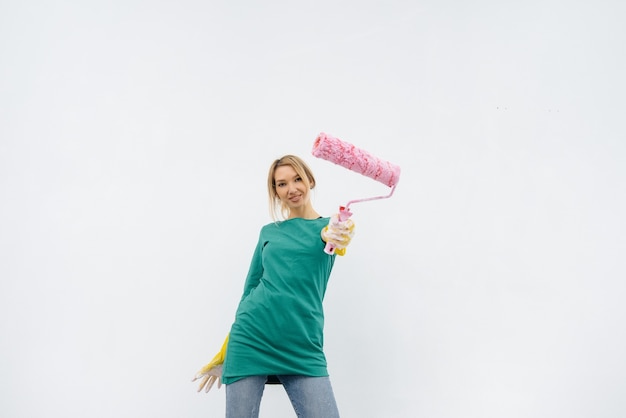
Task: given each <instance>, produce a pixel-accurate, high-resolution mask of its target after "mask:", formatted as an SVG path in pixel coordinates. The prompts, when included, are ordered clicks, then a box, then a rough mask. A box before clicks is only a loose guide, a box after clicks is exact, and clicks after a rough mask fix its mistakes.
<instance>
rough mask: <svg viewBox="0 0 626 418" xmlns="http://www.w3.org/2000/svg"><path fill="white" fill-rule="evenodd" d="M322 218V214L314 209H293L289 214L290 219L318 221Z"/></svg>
mask: <svg viewBox="0 0 626 418" xmlns="http://www.w3.org/2000/svg"><path fill="white" fill-rule="evenodd" d="M319 217H320V214H319V213H317V212H316V211H315V209H313V208H312V207H307V208H302V209H299V210H294V209H291V212H289V218H287V219H293V218H302V219H317V218H319Z"/></svg>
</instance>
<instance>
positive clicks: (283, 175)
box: [274, 165, 299, 180]
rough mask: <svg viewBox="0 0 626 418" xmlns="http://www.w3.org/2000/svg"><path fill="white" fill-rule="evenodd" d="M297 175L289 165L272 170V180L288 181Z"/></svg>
mask: <svg viewBox="0 0 626 418" xmlns="http://www.w3.org/2000/svg"><path fill="white" fill-rule="evenodd" d="M298 175H299V174H298V173H297V172H296V170H294V168H293V167H292V166H290V165H281V166H280V167H276V170H274V180H288V179H292V178H294V177H297V176H298Z"/></svg>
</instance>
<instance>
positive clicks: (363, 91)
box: [0, 0, 626, 418]
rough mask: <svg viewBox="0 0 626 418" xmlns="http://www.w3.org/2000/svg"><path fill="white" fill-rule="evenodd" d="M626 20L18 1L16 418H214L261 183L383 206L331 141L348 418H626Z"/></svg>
mask: <svg viewBox="0 0 626 418" xmlns="http://www.w3.org/2000/svg"><path fill="white" fill-rule="evenodd" d="M624 4H625V3H623V2H620V1H597V2H583V1H577V0H575V1H541V2H539V1H537V2H509V4H507V3H506V2H505V3H503V2H498V1H479V2H461V1H456V2H454V1H420V2H416V1H400V0H385V1H380V2H373V1H362V0H361V1H352V2H348V1H319V0H318V1H315V2H313V1H311V2H290V1H274V2H253V1H244V2H236V1H221V2H218V1H208V2H207V1H204V2H203V1H192V0H183V1H178V2H164V1H155V2H141V1H136V0H130V1H129V0H125V1H116V0H113V1H108V2H84V1H83V2H81V1H71V0H68V1H64V2H43V1H28V0H26V1H17V0H13V1H11V0H9V1H4V2H3V3H2V4H1V5H0V56H1V57H2V58H1V59H0V277H1V279H0V335H1V336H2V338H1V339H0V415H2V416H3V417H7V418H33V417H47V418H49V417H64V418H66V417H90V418H99V417H115V418H126V417H128V418H131V417H132V418H134V417H152V418H158V417H181V416H186V417H219V416H223V409H224V390H223V388H222V389H221V390H220V391H212V392H210V393H209V394H197V393H196V392H195V384H192V383H190V379H191V377H192V376H193V374H194V373H195V372H196V370H197V369H198V368H199V367H200V366H202V365H203V364H204V363H205V362H207V361H208V360H209V359H210V358H211V357H212V356H213V355H214V354H215V352H216V351H217V350H218V349H219V347H220V345H221V343H222V340H223V338H224V336H225V334H226V332H228V329H229V327H230V324H231V321H232V318H233V315H234V311H235V308H236V304H237V302H238V300H239V297H240V292H241V289H242V286H243V279H244V276H245V273H246V271H247V268H248V262H249V259H250V256H251V253H252V249H253V246H254V244H255V242H256V238H257V234H258V230H259V228H260V227H261V225H263V224H264V223H266V222H269V220H270V219H269V215H268V211H267V203H266V196H265V184H264V183H265V176H266V171H267V168H268V167H269V164H270V162H271V160H272V159H274V158H276V157H278V156H280V155H282V154H286V153H295V154H298V155H301V156H303V157H305V158H306V159H307V161H309V163H310V164H311V165H312V167H313V169H314V171H315V172H316V174H317V176H318V186H319V187H318V189H317V192H316V194H315V196H314V202H315V206H316V208H317V209H318V210H319V211H320V212H322V213H324V214H326V215H330V214H332V212H333V211H335V210H336V207H337V206H338V205H339V204H343V203H345V202H346V201H347V200H349V199H352V198H359V197H366V196H372V195H378V194H384V193H386V192H387V191H388V189H387V188H386V187H385V186H383V185H381V184H380V183H376V182H374V181H372V180H370V179H368V178H365V177H363V176H359V175H358V174H355V173H352V172H350V171H348V170H345V169H343V168H341V167H338V166H335V165H333V164H331V163H329V162H326V161H323V160H318V159H315V158H314V157H313V156H312V155H311V153H310V152H311V147H312V144H313V140H314V139H315V136H316V135H317V134H318V133H319V132H321V131H325V132H328V133H330V134H332V135H335V136H337V137H339V138H341V139H343V140H345V141H348V142H351V143H353V144H355V145H357V146H359V147H361V148H363V149H366V150H368V151H369V152H371V153H373V154H375V155H378V156H379V157H381V158H383V159H386V160H389V161H392V162H394V163H396V164H398V165H400V166H401V167H402V170H403V172H402V178H401V181H400V184H399V185H398V188H397V190H396V192H395V194H394V196H393V197H392V198H391V199H388V200H381V201H375V202H369V203H362V204H357V205H354V206H353V210H354V212H355V215H354V220H355V221H356V223H357V235H356V236H355V239H354V242H353V244H352V245H351V247H350V248H349V250H348V254H347V255H346V256H345V257H343V258H340V259H338V262H337V264H336V269H335V271H334V272H333V277H332V282H331V284H330V286H329V290H328V294H327V298H326V302H325V303H326V309H327V326H326V346H327V347H326V348H327V356H328V360H329V367H330V371H331V378H332V380H333V384H334V388H335V392H336V396H337V399H338V402H339V404H340V408H341V410H342V413H343V415H342V416H343V417H360V418H361V417H373V418H386V417H414V416H415V417H437V418H448V417H449V418H459V417H463V418H472V417H476V418H489V417H493V418H502V417H507V418H515V417H533V418H539V417H541V418H543V417H546V418H548V417H549V418H553V417H569V418H577V417H581V418H582V417H585V418H586V417H621V416H624V415H625V414H626V401H625V400H624V396H623V395H624V393H625V391H626V362H625V360H624V359H625V356H624V352H626V335H625V329H626V327H625V326H624V318H625V317H626V308H625V306H624V303H623V300H624V297H625V296H626V284H625V280H624V279H625V277H626V265H625V261H624V253H625V251H626V240H625V238H624V236H625V235H624V233H625V232H626V228H625V223H624V215H623V214H624V213H626V198H625V196H626V194H625V191H626V187H625V184H626V182H625V180H626V168H625V167H626V165H625V163H626V159H625V156H626V152H625V151H626V128H625V125H624V114H625V112H626V106H625V105H624V97H625V94H626V82H625V81H624V76H623V74H625V73H626V56H625V55H624V41H626V32H625V30H624V28H623V22H624V17H625V12H626V6H624ZM262 416H263V417H279V418H280V417H291V416H293V412H292V410H291V407H290V405H289V402H288V400H287V397H286V395H285V394H284V392H283V391H282V388H279V387H269V388H267V391H266V396H265V397H264V400H263V404H262Z"/></svg>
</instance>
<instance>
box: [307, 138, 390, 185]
mask: <svg viewBox="0 0 626 418" xmlns="http://www.w3.org/2000/svg"><path fill="white" fill-rule="evenodd" d="M313 155H314V156H316V157H317V158H321V159H323V160H326V161H330V162H333V163H335V164H337V165H340V166H342V167H345V168H347V169H348V170H351V171H354V172H356V173H359V174H363V175H364V176H367V177H369V178H372V179H374V180H376V181H378V182H381V183H383V184H384V185H386V186H389V187H393V186H395V185H396V184H397V183H398V181H399V180H400V167H398V166H397V165H394V164H391V163H390V162H388V161H384V160H381V159H380V158H377V157H375V156H373V155H372V154H370V153H369V152H367V151H365V150H362V149H360V148H357V147H355V146H354V145H352V144H348V143H347V142H343V141H342V140H340V139H338V138H335V137H332V136H330V135H327V134H325V133H323V132H322V133H321V134H319V135H318V136H317V138H316V139H315V143H314V144H313Z"/></svg>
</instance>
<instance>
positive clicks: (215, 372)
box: [191, 334, 230, 392]
mask: <svg viewBox="0 0 626 418" xmlns="http://www.w3.org/2000/svg"><path fill="white" fill-rule="evenodd" d="M229 336H230V334H229V335H227V336H226V339H225V340H224V344H222V349H221V350H220V351H219V353H217V354H216V355H215V357H213V359H212V360H211V361H210V362H209V363H208V364H207V365H206V366H204V367H203V368H201V369H200V370H198V373H196V375H195V376H194V377H193V379H191V381H192V382H195V381H196V380H198V379H202V380H201V381H200V386H198V392H200V391H202V389H204V391H205V392H208V391H209V390H211V388H212V387H213V385H214V384H215V382H217V388H218V389H219V388H221V387H222V364H224V359H225V358H226V347H228V337H229Z"/></svg>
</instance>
